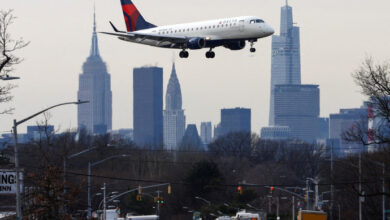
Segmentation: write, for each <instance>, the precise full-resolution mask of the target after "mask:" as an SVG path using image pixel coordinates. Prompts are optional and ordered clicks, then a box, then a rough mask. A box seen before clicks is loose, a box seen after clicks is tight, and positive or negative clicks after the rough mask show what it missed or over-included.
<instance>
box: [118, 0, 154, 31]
mask: <svg viewBox="0 0 390 220" xmlns="http://www.w3.org/2000/svg"><path fill="white" fill-rule="evenodd" d="M121 4H122V10H123V15H124V17H125V22H126V28H127V31H128V32H132V31H139V30H143V29H148V28H153V27H156V25H154V24H151V23H149V22H147V21H146V20H145V19H144V18H143V17H142V15H141V13H139V11H138V9H137V8H136V7H135V5H134V4H133V2H132V1H131V0H121Z"/></svg>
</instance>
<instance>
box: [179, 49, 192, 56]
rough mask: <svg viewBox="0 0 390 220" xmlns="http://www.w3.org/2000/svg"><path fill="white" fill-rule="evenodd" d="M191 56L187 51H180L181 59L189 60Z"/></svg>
mask: <svg viewBox="0 0 390 220" xmlns="http://www.w3.org/2000/svg"><path fill="white" fill-rule="evenodd" d="M189 55H190V54H189V53H188V51H185V50H182V51H180V53H179V57H180V58H188V56H189Z"/></svg>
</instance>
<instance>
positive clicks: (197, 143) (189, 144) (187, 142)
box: [180, 124, 205, 150]
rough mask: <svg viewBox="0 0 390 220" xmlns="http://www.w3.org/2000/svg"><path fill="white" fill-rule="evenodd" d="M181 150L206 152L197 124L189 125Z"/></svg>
mask: <svg viewBox="0 0 390 220" xmlns="http://www.w3.org/2000/svg"><path fill="white" fill-rule="evenodd" d="M180 148H181V150H205V148H204V146H203V144H202V140H201V139H200V137H199V133H198V128H197V127H196V125H195V124H189V125H188V126H187V129H186V132H185V133H184V136H183V140H182V141H181V143H180Z"/></svg>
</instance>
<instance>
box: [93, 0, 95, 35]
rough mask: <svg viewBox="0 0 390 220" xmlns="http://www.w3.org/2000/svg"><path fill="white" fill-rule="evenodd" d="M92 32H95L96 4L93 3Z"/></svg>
mask: <svg viewBox="0 0 390 220" xmlns="http://www.w3.org/2000/svg"><path fill="white" fill-rule="evenodd" d="M93 31H94V32H96V2H95V1H93Z"/></svg>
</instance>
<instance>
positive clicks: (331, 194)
mask: <svg viewBox="0 0 390 220" xmlns="http://www.w3.org/2000/svg"><path fill="white" fill-rule="evenodd" d="M330 182H331V184H330V209H329V214H330V219H331V220H333V200H334V185H333V142H332V144H331V146H330Z"/></svg>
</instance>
